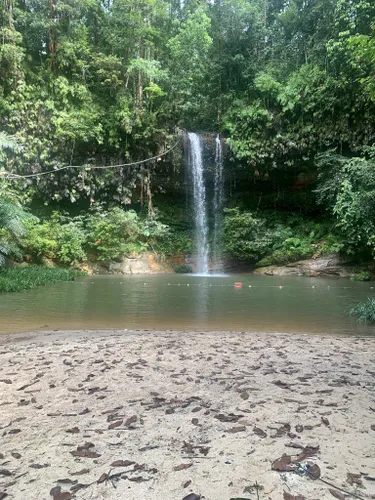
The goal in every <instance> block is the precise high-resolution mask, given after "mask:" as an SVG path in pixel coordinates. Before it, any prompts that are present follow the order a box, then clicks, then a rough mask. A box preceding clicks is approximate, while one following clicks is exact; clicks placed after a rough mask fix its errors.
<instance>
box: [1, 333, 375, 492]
mask: <svg viewBox="0 0 375 500" xmlns="http://www.w3.org/2000/svg"><path fill="white" fill-rule="evenodd" d="M374 359H375V339H374V338H368V337H367V338H359V337H357V338H354V337H351V338H349V337H342V338H338V337H332V336H326V337H322V336H308V335H287V334H260V333H259V334H257V333H251V334H250V333H248V334H246V333H226V332H212V333H207V332H205V333H202V332H171V331H166V332H151V331H143V332H140V331H136V332H134V331H123V332H118V331H106V332H104V331H94V332H89V331H73V332H44V333H33V334H17V335H8V336H3V337H0V360H1V365H0V385H1V391H2V397H1V403H0V406H1V412H0V413H1V416H0V428H1V429H2V435H3V441H2V447H1V450H0V457H1V459H0V469H1V476H0V492H6V493H7V494H8V497H9V499H14V500H21V499H22V500H23V499H24V498H29V499H39V498H43V499H44V498H45V499H47V498H53V496H51V497H50V496H49V495H50V491H52V493H53V494H54V495H55V499H57V500H61V499H64V500H66V499H69V498H76V499H89V498H98V499H99V498H108V499H123V498H127V499H129V500H136V499H137V500H139V499H143V498H147V499H149V500H156V499H160V498H163V499H164V500H179V499H181V500H182V499H183V498H185V497H187V498H189V500H190V499H193V498H199V497H193V496H190V497H189V496H188V495H189V494H190V493H195V494H197V495H201V498H202V499H203V498H204V499H205V500H219V499H220V500H226V499H228V500H229V499H233V498H241V499H242V498H249V499H252V498H257V494H258V495H259V498H260V499H263V498H267V499H272V500H279V499H283V498H293V497H291V496H284V493H283V492H284V491H285V492H287V493H289V494H294V495H295V494H297V493H299V494H300V495H302V496H301V497H299V498H306V499H307V498H308V499H325V498H334V496H332V494H331V493H330V492H329V488H332V487H331V486H328V485H326V484H325V483H323V482H321V481H320V480H312V479H309V478H308V477H304V476H299V475H297V474H296V473H294V472H285V473H283V472H279V471H276V470H272V464H274V468H275V467H276V468H278V467H279V468H280V467H281V468H285V467H287V468H288V466H286V465H285V463H286V462H287V461H286V462H284V461H283V462H282V463H280V462H276V464H275V461H276V460H277V459H278V458H280V457H281V456H282V455H283V454H287V455H288V456H292V457H297V456H299V458H298V460H299V461H300V462H302V463H303V464H305V463H306V462H309V461H310V462H311V463H315V464H317V465H318V466H319V468H320V471H321V475H322V478H323V479H324V480H326V481H329V482H330V483H332V484H335V485H336V486H338V487H339V488H343V489H345V490H348V491H350V492H356V494H357V495H358V496H359V497H360V498H375V483H374V481H373V480H371V477H372V478H373V476H374V475H375V474H374V469H373V465H374V464H373V450H374V445H375V413H374V410H375V392H374V377H375V372H374ZM316 470H317V469H316ZM315 472H316V471H315ZM60 489H61V492H67V494H66V495H65V496H62V495H61V493H60V496H59V494H58V492H59V491H60ZM70 495H72V497H71V496H70ZM0 497H1V495H0ZM1 498H5V497H1ZM336 498H344V497H340V496H336ZM348 498H350V497H348Z"/></svg>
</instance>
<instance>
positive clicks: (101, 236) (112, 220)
mask: <svg viewBox="0 0 375 500" xmlns="http://www.w3.org/2000/svg"><path fill="white" fill-rule="evenodd" d="M86 233H87V244H88V247H89V248H90V249H91V250H92V251H93V252H94V253H95V254H96V256H97V258H98V259H99V260H103V261H105V260H113V259H117V258H118V257H120V256H121V255H123V254H129V253H140V252H142V251H145V250H148V249H151V250H154V247H155V246H156V245H157V243H158V241H159V240H160V239H163V238H165V237H166V235H167V234H168V226H166V225H165V224H162V223H161V222H160V221H159V220H158V219H157V218H156V217H147V218H144V219H142V218H141V217H140V216H139V215H137V213H136V212H135V211H134V210H129V211H124V210H122V209H121V208H114V209H112V210H110V211H103V210H101V209H97V210H96V212H94V214H93V215H90V216H88V217H87V223H86Z"/></svg>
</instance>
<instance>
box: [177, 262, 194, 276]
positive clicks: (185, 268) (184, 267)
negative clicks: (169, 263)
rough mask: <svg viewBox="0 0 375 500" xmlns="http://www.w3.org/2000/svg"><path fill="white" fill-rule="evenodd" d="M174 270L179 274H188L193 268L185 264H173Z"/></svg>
mask: <svg viewBox="0 0 375 500" xmlns="http://www.w3.org/2000/svg"><path fill="white" fill-rule="evenodd" d="M174 271H175V272H176V273H179V274H189V273H192V272H193V269H192V267H191V266H188V265H186V264H179V265H178V266H174Z"/></svg>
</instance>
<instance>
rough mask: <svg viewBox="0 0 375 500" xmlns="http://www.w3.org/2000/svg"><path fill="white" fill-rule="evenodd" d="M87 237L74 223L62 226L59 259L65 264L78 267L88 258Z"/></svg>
mask: <svg viewBox="0 0 375 500" xmlns="http://www.w3.org/2000/svg"><path fill="white" fill-rule="evenodd" d="M85 243H86V235H85V233H84V231H83V230H82V229H81V228H80V227H78V226H77V224H75V223H74V222H71V223H70V224H67V225H65V226H62V228H61V232H60V235H59V251H58V253H57V256H58V259H59V261H60V262H62V263H63V264H73V265H75V266H76V265H78V264H79V263H80V262H84V261H85V260H86V258H87V256H86V252H85V250H84V245H85Z"/></svg>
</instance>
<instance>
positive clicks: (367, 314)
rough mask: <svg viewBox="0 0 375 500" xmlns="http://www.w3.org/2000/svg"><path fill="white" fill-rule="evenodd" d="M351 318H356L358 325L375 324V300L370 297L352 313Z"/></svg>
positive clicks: (354, 308) (353, 309)
mask: <svg viewBox="0 0 375 500" xmlns="http://www.w3.org/2000/svg"><path fill="white" fill-rule="evenodd" d="M350 315H351V316H356V317H357V320H358V323H361V324H366V323H375V298H372V297H368V298H367V300H366V301H365V302H360V303H359V304H357V305H356V306H355V307H353V308H352V309H351V311H350Z"/></svg>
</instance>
